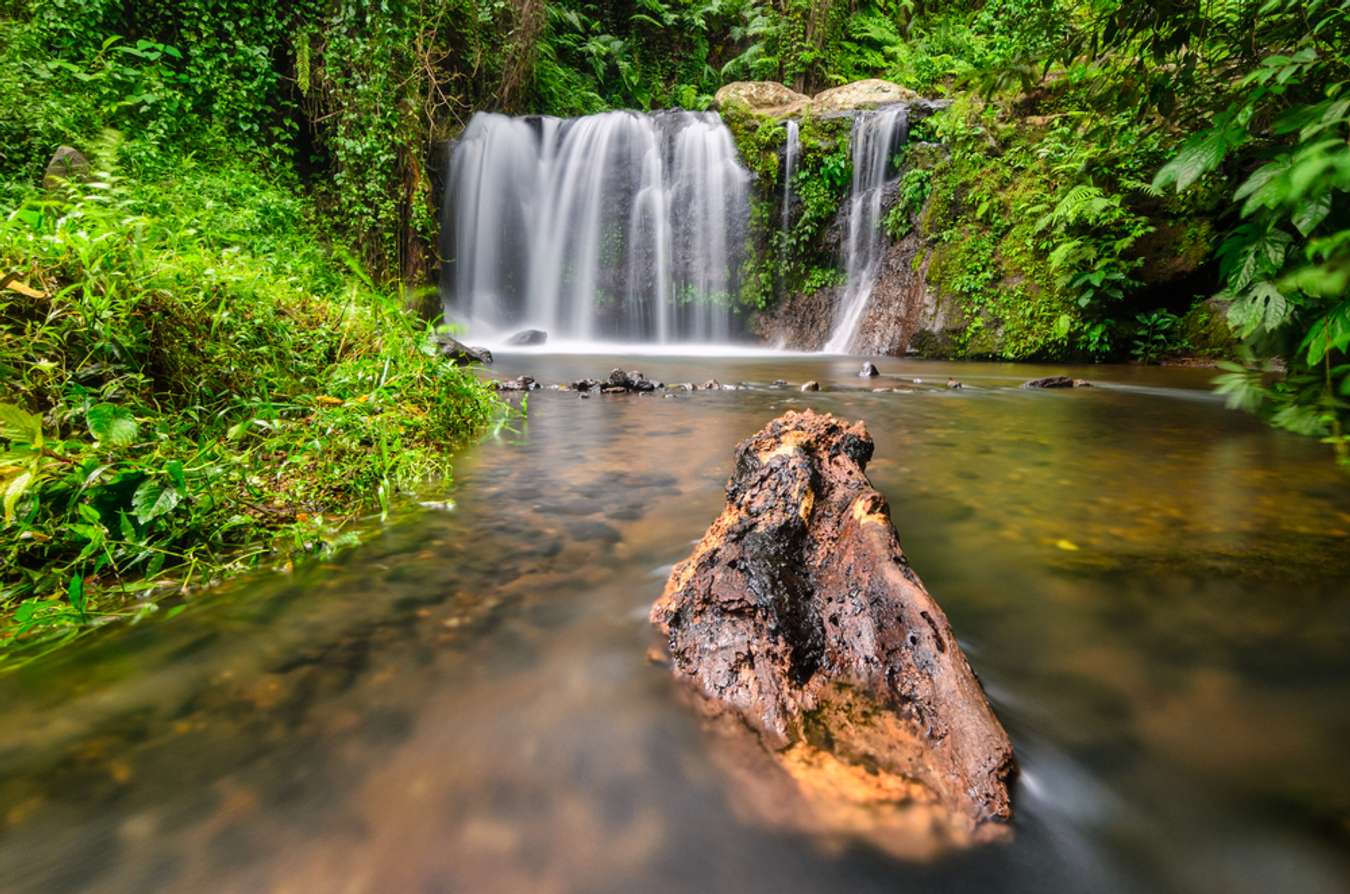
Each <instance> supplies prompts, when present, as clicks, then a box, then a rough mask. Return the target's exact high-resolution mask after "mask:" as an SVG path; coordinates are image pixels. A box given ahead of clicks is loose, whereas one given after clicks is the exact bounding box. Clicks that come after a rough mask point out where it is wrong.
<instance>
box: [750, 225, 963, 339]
mask: <svg viewBox="0 0 1350 894" xmlns="http://www.w3.org/2000/svg"><path fill="white" fill-rule="evenodd" d="M932 258H933V252H932V248H931V246H929V245H928V244H927V242H926V240H925V239H924V238H923V237H922V236H921V235H920V234H918V233H916V232H911V233H909V234H908V235H907V236H905V237H904V238H903V239H900V240H898V241H889V242H888V244H887V246H886V249H885V253H884V255H883V256H882V261H881V273H880V276H879V277H878V278H877V283H876V286H875V287H874V289H873V291H872V300H871V303H870V304H869V305H868V309H867V313H866V315H865V316H864V317H863V320H862V324H861V327H860V330H859V341H858V352H859V353H862V354H872V355H890V356H896V357H899V356H903V355H905V354H920V355H923V356H934V357H936V356H946V355H948V354H949V353H950V343H951V340H952V338H953V336H954V335H955V333H956V332H957V331H959V330H960V328H961V327H962V325H964V324H963V321H962V317H961V312H960V310H959V308H957V307H956V306H955V304H954V302H952V301H950V300H946V301H944V300H943V299H942V297H941V296H940V295H939V293H938V290H937V289H936V288H935V287H934V286H933V285H932V284H931V283H929V281H928V267H929V264H930V263H931V262H932ZM843 288H844V287H843V286H831V287H828V288H824V289H819V290H817V291H815V292H809V293H808V292H794V293H792V294H790V295H788V296H787V297H785V298H784V299H783V301H782V302H780V303H779V304H778V305H777V306H776V307H775V308H774V309H773V311H772V312H771V313H768V314H762V315H760V316H759V317H758V318H757V319H756V321H755V327H756V332H757V333H758V335H759V336H760V337H761V338H763V339H764V340H765V341H767V342H768V343H769V344H773V345H781V346H782V347H785V348H791V349H794V350H802V351H817V350H820V349H821V348H823V347H824V346H825V342H826V341H827V340H828V339H829V337H830V332H831V329H832V327H833V325H834V320H835V316H836V314H837V312H838V302H839V297H840V294H841V293H842V292H843Z"/></svg>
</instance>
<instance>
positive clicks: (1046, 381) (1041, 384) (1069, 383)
mask: <svg viewBox="0 0 1350 894" xmlns="http://www.w3.org/2000/svg"><path fill="white" fill-rule="evenodd" d="M1022 387H1023V388H1091V387H1092V383H1091V382H1089V381H1088V380H1087V379H1071V378H1069V377H1068V376H1045V377H1044V378H1041V379H1032V380H1031V381H1030V382H1025V383H1023V385H1022Z"/></svg>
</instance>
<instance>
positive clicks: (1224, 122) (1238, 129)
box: [1153, 106, 1249, 192]
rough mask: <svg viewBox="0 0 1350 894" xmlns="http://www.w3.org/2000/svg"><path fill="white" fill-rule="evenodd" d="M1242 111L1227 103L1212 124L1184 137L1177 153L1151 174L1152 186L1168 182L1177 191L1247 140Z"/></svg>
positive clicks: (1220, 161)
mask: <svg viewBox="0 0 1350 894" xmlns="http://www.w3.org/2000/svg"><path fill="white" fill-rule="evenodd" d="M1247 117H1249V116H1248V115H1247V114H1246V113H1245V112H1244V111H1239V110H1238V109H1235V108H1233V107H1231V106H1230V107H1229V108H1228V110H1227V111H1225V112H1224V113H1223V114H1221V115H1219V116H1218V117H1217V118H1215V119H1214V126H1213V127H1211V128H1210V129H1209V130H1206V131H1201V132H1200V133H1198V134H1196V135H1195V136H1193V137H1191V138H1190V139H1189V140H1187V141H1186V144H1185V145H1184V146H1182V147H1181V151H1180V152H1178V153H1177V155H1176V157H1175V158H1173V159H1172V160H1171V161H1169V162H1168V163H1167V164H1165V165H1163V166H1162V168H1161V169H1160V170H1159V171H1158V173H1157V175H1156V176H1154V178H1153V188H1154V189H1156V190H1162V189H1165V188H1166V187H1167V186H1169V185H1171V186H1174V187H1175V188H1176V191H1177V192H1182V191H1184V190H1185V189H1187V188H1188V187H1189V186H1190V185H1191V184H1192V183H1194V182H1195V181H1197V180H1199V179H1200V178H1201V177H1203V176H1204V175H1205V174H1208V173H1209V172H1210V171H1212V170H1214V169H1215V168H1217V167H1218V166H1219V165H1220V164H1221V163H1222V162H1223V160H1224V158H1225V157H1226V156H1227V155H1228V153H1229V152H1230V151H1231V150H1233V149H1236V148H1237V147H1238V146H1241V145H1242V144H1243V143H1244V142H1246V141H1247V128H1246V126H1245V121H1246V118H1247Z"/></svg>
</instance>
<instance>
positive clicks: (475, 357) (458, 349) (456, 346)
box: [436, 333, 492, 366]
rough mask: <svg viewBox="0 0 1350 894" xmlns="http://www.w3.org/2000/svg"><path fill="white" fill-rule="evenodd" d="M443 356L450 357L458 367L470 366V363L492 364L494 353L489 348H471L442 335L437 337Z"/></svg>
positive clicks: (457, 340) (455, 339)
mask: <svg viewBox="0 0 1350 894" xmlns="http://www.w3.org/2000/svg"><path fill="white" fill-rule="evenodd" d="M436 342H437V344H439V345H440V349H441V355H442V356H444V357H448V358H449V359H450V362H451V363H454V364H455V365H456V366H468V365H469V364H470V363H482V364H483V365H485V366H486V365H490V364H491V363H492V352H491V351H489V350H488V349H487V348H471V347H469V346H468V345H466V344H464V342H462V341H460V340H459V339H457V338H454V337H452V336H449V335H446V334H444V333H441V334H439V335H437V336H436Z"/></svg>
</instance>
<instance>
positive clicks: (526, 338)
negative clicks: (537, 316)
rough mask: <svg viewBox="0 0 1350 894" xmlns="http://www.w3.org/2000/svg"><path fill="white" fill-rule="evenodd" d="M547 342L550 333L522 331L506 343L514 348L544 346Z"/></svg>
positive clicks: (533, 330)
mask: <svg viewBox="0 0 1350 894" xmlns="http://www.w3.org/2000/svg"><path fill="white" fill-rule="evenodd" d="M546 341H548V333H547V332H545V331H544V330H542V329H522V330H520V331H519V332H517V333H516V334H515V335H513V336H511V337H510V338H508V339H507V340H506V343H507V344H508V345H512V346H514V347H529V346H531V345H542V344H543V343H544V342H546Z"/></svg>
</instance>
